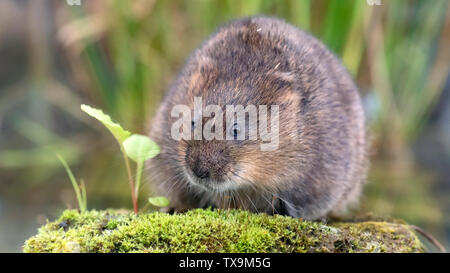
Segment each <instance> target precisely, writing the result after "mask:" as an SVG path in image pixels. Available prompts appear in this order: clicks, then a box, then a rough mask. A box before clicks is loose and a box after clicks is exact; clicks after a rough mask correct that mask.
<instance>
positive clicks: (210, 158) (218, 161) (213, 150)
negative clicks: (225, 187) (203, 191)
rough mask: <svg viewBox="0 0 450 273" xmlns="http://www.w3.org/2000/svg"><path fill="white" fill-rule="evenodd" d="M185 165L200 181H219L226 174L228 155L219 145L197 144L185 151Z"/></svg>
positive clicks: (212, 143) (213, 143)
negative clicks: (209, 179)
mask: <svg viewBox="0 0 450 273" xmlns="http://www.w3.org/2000/svg"><path fill="white" fill-rule="evenodd" d="M185 160H186V165H187V167H189V168H190V169H191V170H192V172H193V174H194V175H195V176H197V177H198V178H200V179H207V178H211V179H213V180H215V181H220V180H222V179H223V176H224V175H225V173H226V167H227V165H228V162H229V159H228V153H227V152H226V151H225V150H224V149H223V148H222V146H221V145H220V143H215V142H197V143H193V144H192V145H190V146H188V147H187V149H186V157H185Z"/></svg>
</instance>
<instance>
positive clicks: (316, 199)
mask: <svg viewBox="0 0 450 273" xmlns="http://www.w3.org/2000/svg"><path fill="white" fill-rule="evenodd" d="M196 97H197V98H201V103H202V105H203V107H205V106H207V105H211V104H214V105H218V106H219V107H220V108H222V109H223V110H224V112H227V111H226V110H225V109H226V107H225V106H226V105H243V106H244V107H246V106H249V105H254V106H256V107H259V106H269V108H268V112H269V114H268V115H269V118H268V120H269V122H268V123H269V124H270V125H272V124H273V125H275V124H276V123H275V121H276V120H275V119H273V117H270V113H271V111H270V110H271V109H272V108H273V109H275V107H274V105H275V106H277V107H278V108H277V109H279V118H278V120H279V126H278V127H273V129H274V130H275V129H278V135H277V137H278V140H277V144H278V145H277V146H276V148H275V149H272V150H268V151H263V150H262V149H261V147H262V146H261V144H263V143H264V142H265V141H266V140H267V139H266V140H264V139H261V138H258V139H256V140H255V139H250V138H249V135H248V132H249V131H248V130H249V128H248V126H250V124H251V122H247V125H245V126H247V127H245V128H240V127H237V124H232V126H231V127H226V126H225V124H224V126H223V127H224V129H223V132H224V134H225V135H227V134H228V135H229V134H232V135H233V134H234V138H232V139H225V140H218V139H212V140H206V139H204V138H202V139H199V140H196V139H187V140H185V139H181V140H175V139H174V138H173V136H172V135H171V132H172V128H173V125H174V123H175V122H177V118H176V117H174V116H173V115H171V114H173V113H172V110H173V108H174V107H175V106H176V105H186V106H187V107H189V109H194V106H195V98H196ZM192 113H193V112H192ZM214 118H216V120H217V119H218V118H217V117H215V116H214ZM209 119H212V118H208V117H205V116H204V115H203V116H201V117H197V116H195V114H194V113H193V115H192V129H193V130H194V131H195V128H198V126H206V123H207V121H208V120H209ZM261 119H262V117H261V116H258V120H257V121H256V123H255V124H253V125H256V126H260V125H261V121H262V120H261ZM224 120H225V119H224ZM246 120H247V121H248V117H247V119H246ZM233 126H234V127H233ZM230 128H231V129H230ZM269 128H270V126H269ZM203 129H204V127H203ZM246 132H247V133H246ZM365 132H366V131H365V121H364V113H363V108H362V105H361V99H360V96H359V94H358V90H357V88H356V86H355V85H354V83H353V81H352V79H351V77H350V75H349V74H348V73H347V71H346V70H345V68H344V67H343V66H342V64H341V63H340V62H339V60H338V59H337V58H336V57H335V56H334V55H333V54H332V53H330V51H329V50H327V49H326V48H325V46H324V45H323V44H322V43H321V42H319V41H318V40H316V39H315V38H313V37H312V36H310V35H309V34H307V33H305V32H303V31H301V30H299V29H297V28H295V27H293V26H291V25H289V24H287V23H285V22H284V21H282V20H279V19H275V18H268V17H252V18H246V19H241V20H237V21H233V22H231V23H229V24H227V25H225V26H223V27H222V28H220V29H219V30H218V31H217V32H216V33H215V34H213V35H212V36H211V37H210V38H209V39H208V40H206V41H205V42H204V43H203V44H202V45H201V47H200V48H199V49H197V50H196V51H195V52H194V53H193V54H192V56H191V57H190V58H189V59H188V61H187V63H186V64H185V66H184V68H183V69H182V70H181V72H180V74H179V76H178V77H177V79H176V80H175V81H174V83H173V84H172V86H171V88H170V90H169V91H168V93H167V94H166V96H165V98H164V100H163V102H162V104H161V106H160V108H159V110H158V112H157V114H156V116H155V118H154V121H153V123H152V130H151V133H150V137H151V138H153V139H154V140H155V141H156V142H157V143H158V144H159V145H160V146H161V154H160V155H158V156H157V157H156V158H154V159H152V160H151V161H150V164H149V168H150V170H151V171H150V174H151V175H153V177H152V182H153V183H154V185H155V187H154V188H155V190H157V191H158V192H159V193H160V194H163V195H166V196H168V197H169V199H170V200H171V204H172V206H173V208H174V209H175V210H178V211H182V210H185V209H190V208H195V207H207V206H213V207H220V208H228V207H232V208H241V209H247V210H251V211H257V212H268V213H272V212H275V213H282V214H288V215H291V216H294V217H302V218H305V219H317V218H320V217H325V216H326V215H328V214H329V213H330V212H339V211H342V210H344V209H345V208H346V207H347V206H348V205H349V204H351V203H356V201H357V200H358V197H359V195H360V191H361V185H362V183H363V181H364V179H365V169H366V168H365V164H366V153H365V147H366V134H365ZM238 134H244V139H243V140H242V139H237V138H239V137H237V136H238ZM262 135H263V134H261V136H262ZM266 142H267V141H266Z"/></svg>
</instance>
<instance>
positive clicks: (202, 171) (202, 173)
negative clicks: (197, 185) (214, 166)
mask: <svg viewBox="0 0 450 273" xmlns="http://www.w3.org/2000/svg"><path fill="white" fill-rule="evenodd" d="M192 171H193V172H194V174H195V175H196V176H197V177H198V178H202V179H204V178H208V177H209V170H208V169H207V168H205V167H202V166H199V164H196V165H195V166H194V167H193V168H192Z"/></svg>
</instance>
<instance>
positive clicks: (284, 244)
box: [24, 209, 423, 252]
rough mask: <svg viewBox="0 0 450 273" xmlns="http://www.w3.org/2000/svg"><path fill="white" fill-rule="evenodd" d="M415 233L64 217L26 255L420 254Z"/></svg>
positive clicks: (211, 215) (285, 221) (242, 218)
mask: <svg viewBox="0 0 450 273" xmlns="http://www.w3.org/2000/svg"><path fill="white" fill-rule="evenodd" d="M421 251H423V247H422V245H421V243H420V242H419V240H418V239H417V237H416V236H415V234H414V232H413V231H412V230H411V229H410V228H409V227H408V226H407V225H404V224H399V223H388V222H372V221H371V222H361V223H335V224H330V225H324V224H322V223H319V222H307V221H302V220H301V219H294V218H291V217H285V216H279V215H276V216H269V215H266V214H253V213H250V212H246V211H240V210H226V211H224V210H201V209H197V210H191V211H189V212H187V213H183V214H174V215H169V214H166V213H160V212H153V213H148V214H138V215H134V214H132V213H129V212H125V211H115V210H107V211H90V212H85V213H78V212H77V211H74V210H67V211H65V212H64V213H63V215H62V216H61V217H60V218H59V219H58V220H57V221H55V222H50V223H47V224H46V225H45V226H43V227H41V228H40V229H39V232H38V234H37V235H36V236H34V237H31V238H30V239H28V240H27V241H26V242H25V246H24V252H421Z"/></svg>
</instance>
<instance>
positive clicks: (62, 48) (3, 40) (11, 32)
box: [0, 0, 450, 252]
mask: <svg viewBox="0 0 450 273" xmlns="http://www.w3.org/2000/svg"><path fill="white" fill-rule="evenodd" d="M368 2H372V1H365V0H331V1H327V0H314V1H312V0H292V1H287V0H286V1H269V0H266V1H261V0H245V1H238V0H228V1H213V0H209V1H208V0H189V1H158V0H135V1H122V0H116V1H114V0H111V1H107V0H105V1H100V0H97V1H83V0H82V1H81V5H80V6H70V5H68V4H67V2H66V1H61V0H54V1H51V0H48V1H46V0H0V252H7V251H9V252H11V251H12V252H16V251H20V250H21V246H22V244H23V242H24V240H25V239H26V238H27V237H29V236H31V235H33V234H35V233H36V230H37V228H38V227H39V226H40V225H42V224H43V223H45V221H46V219H47V218H49V219H53V218H54V217H56V216H57V215H58V214H59V213H60V212H61V211H62V210H63V209H65V208H74V207H76V206H77V205H76V200H75V196H74V193H73V189H72V187H71V184H70V182H69V180H68V178H67V176H66V173H65V172H64V169H63V168H62V166H61V164H60V163H59V162H58V160H57V158H56V156H55V152H58V153H60V154H61V155H62V156H63V157H64V158H65V159H66V160H67V161H68V162H69V164H70V166H71V168H72V170H73V172H74V173H75V175H76V177H77V178H78V179H81V178H82V179H84V181H85V182H86V185H87V195H88V207H89V208H91V209H92V208H95V209H103V208H108V207H114V208H120V207H125V208H131V201H130V194H129V190H128V184H127V177H126V173H125V168H124V166H123V163H122V159H121V155H120V153H119V152H118V147H117V145H116V143H115V140H114V139H113V138H112V137H111V136H110V135H109V133H108V132H107V131H106V130H105V129H103V128H102V127H101V125H99V124H98V123H96V121H94V120H93V119H90V118H89V117H88V116H87V115H85V114H83V113H82V112H81V111H80V108H79V106H80V104H81V103H87V104H91V105H94V106H96V107H99V108H102V109H104V110H105V112H107V113H108V114H110V115H111V116H112V117H113V119H114V120H117V121H119V122H120V123H121V124H122V125H123V126H124V127H126V128H127V129H129V130H132V131H134V132H139V133H146V132H147V131H148V128H149V127H150V123H149V121H150V118H151V116H152V114H153V113H154V112H155V109H156V107H157V106H158V104H159V103H160V101H161V98H162V95H163V93H164V91H165V89H166V88H167V86H168V84H169V83H170V82H171V80H173V79H174V77H175V75H176V73H177V71H178V70H179V69H180V67H181V66H182V65H183V62H184V61H185V59H186V58H187V56H188V54H189V53H190V52H191V51H192V50H193V49H195V48H196V47H197V46H199V45H200V43H201V42H202V41H203V40H204V39H205V38H207V37H208V35H209V34H211V32H213V31H214V30H215V29H216V28H217V27H218V26H219V25H220V24H222V23H224V22H226V21H228V20H231V19H233V18H239V17H243V16H248V15H253V14H265V15H272V16H278V17H281V18H284V19H285V20H287V21H288V22H290V23H291V24H293V25H296V26H298V27H301V28H303V29H305V30H307V31H309V32H311V33H312V34H314V35H315V36H317V37H318V38H320V39H321V40H322V41H323V42H324V43H325V44H326V45H327V46H328V47H329V48H330V49H331V50H332V51H334V52H335V53H336V54H337V55H338V56H340V57H341V59H342V61H343V63H344V64H345V65H346V67H347V68H348V70H349V71H350V72H351V74H352V75H353V76H354V78H355V81H356V83H357V85H358V86H359V87H360V91H361V95H362V96H363V99H364V104H365V109H366V113H367V116H368V121H369V124H370V131H371V134H372V142H373V145H372V148H371V161H372V164H371V169H370V174H369V183H368V185H367V187H366V189H365V195H364V198H363V200H362V202H361V209H360V211H359V212H358V214H361V215H364V214H366V213H368V212H371V213H373V214H375V215H380V216H383V217H399V218H403V219H405V220H406V221H408V222H410V223H413V224H416V225H418V226H420V227H422V228H424V229H425V230H427V231H428V232H430V233H431V234H433V235H434V236H436V237H437V238H438V239H439V241H441V242H443V243H444V244H445V245H447V247H448V246H449V245H450V240H449V237H450V198H449V196H450V179H449V176H450V80H449V65H450V2H449V1H445V0H434V1H418V0H416V1H414V0H396V1H386V0H381V5H379V6H378V5H369V3H368ZM373 2H376V1H373ZM146 188H147V187H146ZM141 194H142V198H141V200H145V199H146V198H144V197H146V196H148V195H149V194H150V193H149V192H148V190H147V191H145V190H144V191H143V192H142V193H141Z"/></svg>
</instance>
